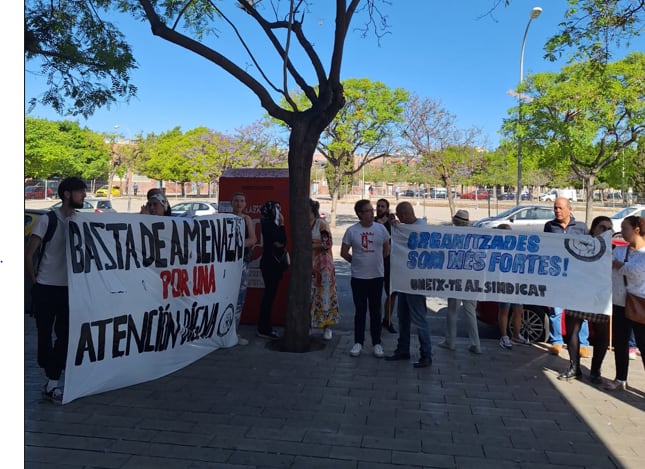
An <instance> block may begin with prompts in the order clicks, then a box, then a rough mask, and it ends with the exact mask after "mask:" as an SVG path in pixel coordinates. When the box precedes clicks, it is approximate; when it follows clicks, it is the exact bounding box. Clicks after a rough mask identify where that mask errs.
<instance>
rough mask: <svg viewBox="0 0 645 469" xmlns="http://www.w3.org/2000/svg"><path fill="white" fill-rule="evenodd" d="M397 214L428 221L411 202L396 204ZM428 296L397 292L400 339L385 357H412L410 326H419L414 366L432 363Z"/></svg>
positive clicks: (410, 220) (406, 220)
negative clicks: (427, 305)
mask: <svg viewBox="0 0 645 469" xmlns="http://www.w3.org/2000/svg"><path fill="white" fill-rule="evenodd" d="M396 216H397V217H398V219H399V221H400V222H401V223H405V224H409V225H426V224H427V223H426V221H425V220H423V219H421V218H417V217H416V215H415V213H414V208H413V207H412V204H411V203H410V202H401V203H399V204H398V205H397V206H396ZM426 313H427V308H426V297H425V296H424V295H413V294H411V293H401V292H399V293H397V315H398V317H399V339H398V341H397V344H396V350H395V351H394V353H393V354H392V355H389V356H387V357H385V360H387V361H396V360H409V359H410V326H411V324H414V325H415V326H416V327H417V334H418V335H419V360H418V361H416V362H414V363H413V364H412V366H413V367H414V368H426V367H428V366H430V365H432V344H431V342H430V327H429V326H428V320H427V319H426Z"/></svg>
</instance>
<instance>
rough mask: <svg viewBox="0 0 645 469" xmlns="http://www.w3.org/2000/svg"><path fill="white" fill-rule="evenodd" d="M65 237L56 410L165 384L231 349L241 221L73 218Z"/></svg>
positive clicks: (123, 216) (81, 215)
mask: <svg viewBox="0 0 645 469" xmlns="http://www.w3.org/2000/svg"><path fill="white" fill-rule="evenodd" d="M66 228H67V234H68V243H67V272H68V280H69V299H70V321H69V324H70V325H69V347H68V356H67V364H66V369H65V392H64V400H63V404H66V403H68V402H70V401H72V400H74V399H77V398H79V397H81V396H86V395H89V394H96V393H99V392H104V391H109V390H112V389H117V388H121V387H125V386H130V385H133V384H137V383H141V382H145V381H149V380H153V379H156V378H159V377H161V376H165V375H167V374H169V373H172V372H174V371H176V370H178V369H181V368H183V367H185V366H187V365H189V364H190V363H192V362H194V361H195V360H197V359H199V358H201V357H203V356H204V355H206V354H208V353H210V352H212V351H213V350H216V349H218V348H220V347H232V346H234V345H236V344H237V333H236V331H235V321H234V310H235V304H236V302H237V295H238V291H239V286H240V275H241V269H242V256H243V251H244V229H243V223H242V219H241V218H239V217H236V216H234V215H231V214H219V215H209V216H203V217H195V218H186V217H158V216H152V215H139V214H121V213H114V214H112V213H106V214H100V215H97V214H85V213H78V214H76V215H75V216H74V218H73V219H72V220H70V221H69V223H68V224H67V227H66Z"/></svg>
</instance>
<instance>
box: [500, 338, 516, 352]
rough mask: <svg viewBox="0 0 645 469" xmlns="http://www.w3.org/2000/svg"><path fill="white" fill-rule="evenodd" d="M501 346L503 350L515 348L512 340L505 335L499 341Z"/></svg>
mask: <svg viewBox="0 0 645 469" xmlns="http://www.w3.org/2000/svg"><path fill="white" fill-rule="evenodd" d="M499 346H500V347H502V348H503V349H506V350H511V349H512V348H513V343H512V342H511V339H509V338H508V336H507V335H503V336H502V338H501V339H499Z"/></svg>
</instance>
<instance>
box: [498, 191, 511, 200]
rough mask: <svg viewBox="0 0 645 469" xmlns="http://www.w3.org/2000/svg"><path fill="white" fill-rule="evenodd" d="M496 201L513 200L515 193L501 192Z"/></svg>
mask: <svg viewBox="0 0 645 469" xmlns="http://www.w3.org/2000/svg"><path fill="white" fill-rule="evenodd" d="M497 199H498V200H515V192H503V193H501V194H499V195H498V196H497Z"/></svg>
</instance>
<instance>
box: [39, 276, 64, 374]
mask: <svg viewBox="0 0 645 469" xmlns="http://www.w3.org/2000/svg"><path fill="white" fill-rule="evenodd" d="M33 303H34V305H33V306H34V311H35V316H36V327H37V328H38V366H40V367H41V368H43V369H44V370H45V376H47V378H49V379H52V380H58V379H60V376H61V374H62V372H63V370H64V369H65V364H66V361H67V343H68V341H69V300H68V289H67V287H55V286H51V285H40V284H36V285H34V293H33ZM52 332H53V333H54V335H55V336H56V338H55V339H52ZM52 340H53V343H52Z"/></svg>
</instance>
